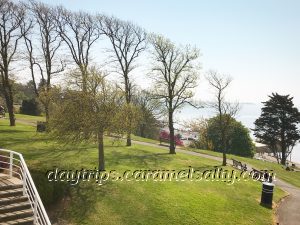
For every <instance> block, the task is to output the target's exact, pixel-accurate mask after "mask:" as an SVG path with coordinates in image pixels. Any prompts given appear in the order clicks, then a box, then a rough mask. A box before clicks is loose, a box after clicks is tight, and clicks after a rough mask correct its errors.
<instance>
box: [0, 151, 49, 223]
mask: <svg viewBox="0 0 300 225" xmlns="http://www.w3.org/2000/svg"><path fill="white" fill-rule="evenodd" d="M3 153H6V154H8V155H9V157H8V156H6V155H2V154H3ZM15 156H17V157H18V158H14V157H15ZM0 157H4V158H7V159H9V162H6V163H5V162H3V161H2V160H0V162H2V163H5V164H6V165H7V166H8V168H6V167H2V166H1V164H0V169H4V170H7V171H8V172H9V177H13V174H17V175H19V176H20V179H22V180H23V194H24V195H27V197H28V199H29V202H30V205H31V208H32V210H33V218H34V224H37V225H51V222H50V220H49V217H48V214H47V212H46V210H45V208H44V205H43V203H42V200H41V198H40V195H39V193H38V191H37V189H36V187H35V185H34V182H33V179H32V177H31V175H30V172H29V170H28V167H27V165H26V163H25V160H24V158H23V155H22V154H20V153H18V152H15V151H11V150H6V149H0ZM14 160H16V161H18V162H19V163H20V165H16V164H14ZM14 167H17V169H19V170H20V171H13V169H14ZM19 172H20V173H19Z"/></svg>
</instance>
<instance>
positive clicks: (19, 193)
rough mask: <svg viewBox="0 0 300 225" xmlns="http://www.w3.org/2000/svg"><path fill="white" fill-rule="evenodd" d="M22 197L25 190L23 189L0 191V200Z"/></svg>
mask: <svg viewBox="0 0 300 225" xmlns="http://www.w3.org/2000/svg"><path fill="white" fill-rule="evenodd" d="M22 195H23V189H22V188H17V189H13V190H5V191H0V199H1V198H7V197H18V196H22Z"/></svg>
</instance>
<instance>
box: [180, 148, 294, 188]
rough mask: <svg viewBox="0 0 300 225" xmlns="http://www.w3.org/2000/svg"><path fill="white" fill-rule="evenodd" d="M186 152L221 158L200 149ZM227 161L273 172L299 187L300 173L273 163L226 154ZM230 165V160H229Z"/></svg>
mask: <svg viewBox="0 0 300 225" xmlns="http://www.w3.org/2000/svg"><path fill="white" fill-rule="evenodd" d="M186 149H187V150H190V151H195V152H200V153H204V154H207V155H213V156H218V157H222V153H219V152H214V151H210V150H200V149H193V148H186ZM227 158H228V159H232V158H233V159H236V160H238V161H241V162H242V163H249V164H250V165H252V166H253V167H254V168H255V169H261V170H263V169H267V170H273V171H274V172H275V173H276V176H277V177H278V178H280V179H282V180H284V181H286V182H288V183H291V184H293V185H295V186H297V187H300V172H294V171H287V170H285V168H284V167H283V166H282V165H280V164H277V163H273V162H267V161H262V160H258V159H251V158H246V157H240V156H236V155H230V154H227ZM230 163H231V160H230Z"/></svg>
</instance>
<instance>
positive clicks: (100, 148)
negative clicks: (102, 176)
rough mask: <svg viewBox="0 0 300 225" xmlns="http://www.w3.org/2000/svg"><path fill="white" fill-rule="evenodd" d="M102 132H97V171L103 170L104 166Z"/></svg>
mask: <svg viewBox="0 0 300 225" xmlns="http://www.w3.org/2000/svg"><path fill="white" fill-rule="evenodd" d="M103 136H104V135H103V131H99V132H98V163H99V171H104V170H105V164H104V145H103Z"/></svg>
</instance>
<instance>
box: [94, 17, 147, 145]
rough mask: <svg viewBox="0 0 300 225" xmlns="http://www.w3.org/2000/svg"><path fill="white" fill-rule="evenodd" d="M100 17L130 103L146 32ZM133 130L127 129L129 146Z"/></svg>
mask: <svg viewBox="0 0 300 225" xmlns="http://www.w3.org/2000/svg"><path fill="white" fill-rule="evenodd" d="M99 18H100V21H99V23H98V24H99V25H100V26H99V28H100V30H101V31H103V33H104V34H105V35H106V36H107V37H108V38H109V40H110V42H111V44H112V50H111V51H110V53H112V54H111V55H110V57H111V59H112V63H114V64H115V65H116V66H117V69H116V71H115V72H117V73H118V74H120V75H121V76H122V77H123V82H124V88H122V90H123V91H124V93H125V99H126V104H127V105H129V104H131V99H132V89H133V82H132V81H131V79H130V76H129V75H130V73H131V71H132V70H133V69H134V68H136V60H137V58H138V57H139V56H140V54H141V53H142V52H143V51H144V50H145V49H146V44H147V42H146V37H147V35H146V32H145V31H144V30H143V29H142V28H140V27H139V26H136V25H134V24H132V23H129V22H124V21H121V20H119V19H116V18H113V17H105V18H103V17H99ZM128 116H129V117H130V115H128ZM129 123H130V121H129ZM128 127H131V126H128ZM131 132H132V130H131V129H129V130H128V131H127V146H131Z"/></svg>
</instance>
